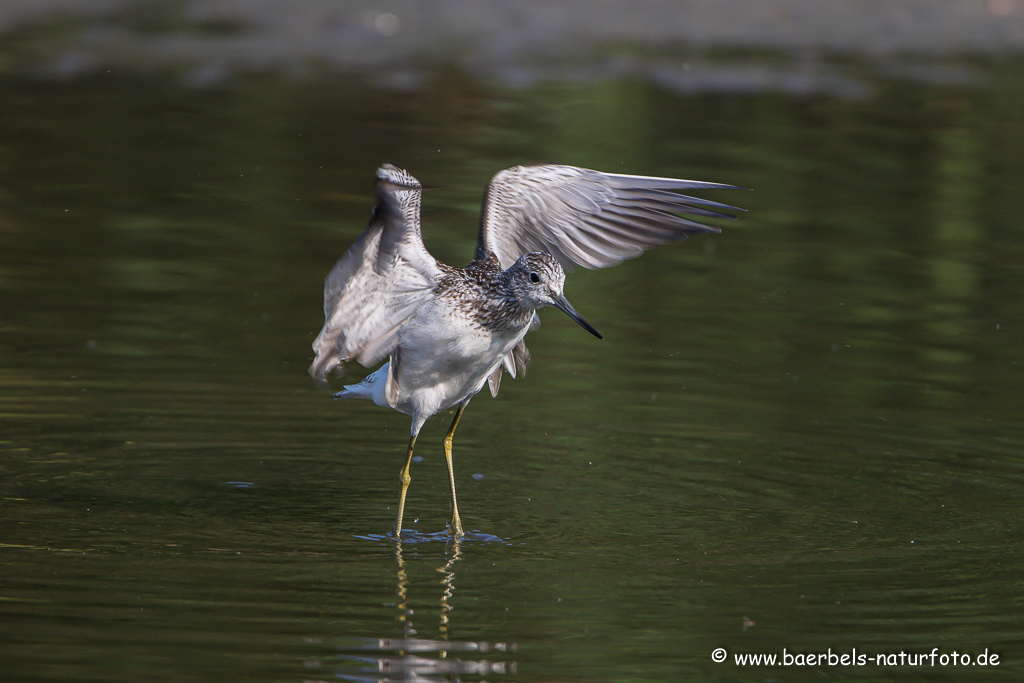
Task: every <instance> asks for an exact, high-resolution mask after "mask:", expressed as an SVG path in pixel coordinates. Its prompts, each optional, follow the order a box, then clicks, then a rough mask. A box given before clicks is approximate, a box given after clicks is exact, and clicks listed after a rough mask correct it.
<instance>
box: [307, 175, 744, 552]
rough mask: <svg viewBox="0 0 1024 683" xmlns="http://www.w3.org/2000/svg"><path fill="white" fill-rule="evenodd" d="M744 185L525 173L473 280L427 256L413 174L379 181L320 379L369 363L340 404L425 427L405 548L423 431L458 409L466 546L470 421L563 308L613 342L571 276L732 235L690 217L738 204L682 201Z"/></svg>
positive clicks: (329, 295)
mask: <svg viewBox="0 0 1024 683" xmlns="http://www.w3.org/2000/svg"><path fill="white" fill-rule="evenodd" d="M693 189H697V190H706V189H736V186H735V185H723V184H721V183H708V182H702V181H697V180H678V179H674V178H656V177H648V176H638V175H622V174H618V173H601V172H599V171H592V170H589V169H584V168H577V167H574V166H563V165H554V164H538V165H530V166H516V167H513V168H509V169H506V170H504V171H501V172H499V173H498V174H497V175H495V176H494V177H493V178H492V179H491V182H490V183H489V184H488V186H487V191H486V193H485V194H484V204H483V213H482V216H481V219H480V228H479V236H478V242H477V250H476V256H475V258H474V259H473V261H472V262H471V263H470V264H469V265H468V266H466V267H465V268H453V267H451V266H448V265H445V264H443V263H441V262H440V261H438V260H437V259H435V258H434V257H433V256H431V255H430V253H429V252H428V251H427V250H426V248H425V247H424V246H423V239H422V236H421V233H420V199H421V195H422V192H423V188H422V186H421V185H420V183H419V181H417V180H416V178H414V177H413V176H412V175H410V174H409V173H408V172H406V171H404V170H402V169H400V168H398V167H396V166H393V165H391V164H384V165H383V166H381V167H380V168H379V169H377V198H378V203H377V205H376V207H375V208H374V210H373V214H372V217H371V219H370V224H369V227H367V229H366V230H365V231H364V232H363V233H362V234H361V235H360V236H359V238H358V239H356V241H355V242H354V243H353V244H352V246H351V247H350V248H349V249H348V251H347V252H346V253H345V255H344V256H342V257H341V259H339V260H338V262H337V263H336V264H335V266H334V268H333V269H332V270H331V271H330V273H329V274H328V276H327V279H326V282H325V284H324V317H325V322H324V326H323V329H322V330H321V331H320V335H319V336H318V337H317V338H316V341H314V342H313V350H314V351H315V352H316V358H315V359H314V361H313V364H312V365H311V366H310V368H309V373H310V375H312V376H313V378H314V379H315V380H317V382H318V383H321V384H326V378H327V376H328V375H329V374H330V373H331V372H338V373H343V371H344V367H345V364H346V363H348V362H350V361H352V360H356V361H358V362H359V363H361V364H363V365H365V366H367V367H373V366H374V365H376V364H377V363H379V362H381V361H382V360H384V359H385V358H387V359H388V361H387V362H386V363H384V364H383V365H382V366H381V367H380V368H379V369H378V370H376V371H375V372H373V373H372V374H370V375H369V376H368V377H366V379H364V380H363V381H362V382H360V383H358V384H353V385H349V386H346V387H345V388H344V389H343V390H342V391H340V392H338V393H336V394H334V396H335V397H336V398H361V399H367V400H370V401H373V402H374V403H376V404H377V405H379V406H382V407H385V408H393V409H394V410H397V411H399V412H402V413H405V414H406V415H409V416H411V417H412V429H411V435H410V438H409V446H408V449H407V451H406V457H405V465H404V466H403V467H402V469H401V471H400V473H399V481H400V482H401V490H400V493H399V499H398V518H397V519H396V521H395V532H394V534H395V538H396V539H400V538H401V536H402V517H403V515H404V513H405V497H406V492H407V491H408V489H409V484H410V482H411V481H412V477H411V476H410V467H411V465H412V458H413V448H414V447H415V445H416V437H417V436H418V435H419V433H420V429H421V428H422V427H423V424H424V423H425V422H426V421H427V419H428V418H430V417H431V416H433V415H436V414H437V413H439V412H441V411H443V410H448V409H449V408H456V410H455V417H454V419H453V420H452V423H451V426H450V427H449V428H448V432H447V434H446V435H445V437H444V454H445V459H446V461H447V464H448V483H449V486H450V489H451V509H452V517H451V521H450V522H449V524H448V533H450V534H451V536H453V537H456V538H458V537H461V536H463V535H464V533H463V530H462V520H461V518H460V517H459V506H458V502H457V501H456V498H455V470H454V467H453V464H452V437H453V436H454V434H455V428H456V427H457V426H458V424H459V419H460V418H461V417H462V413H463V411H465V409H466V406H467V405H469V402H470V400H472V398H473V397H474V396H475V395H476V394H478V393H479V392H480V391H481V390H482V389H483V388H484V385H488V386H489V387H490V390H491V394H492V395H494V396H496V395H497V394H498V386H499V384H500V383H501V378H502V373H503V372H507V373H508V374H509V375H511V376H512V377H513V378H514V377H515V376H516V374H517V373H523V372H525V370H526V366H527V364H528V363H529V361H530V353H529V352H528V351H527V349H526V344H525V343H524V341H523V338H524V337H525V336H526V333H527V332H529V331H530V330H531V329H534V328H535V327H537V326H538V325H539V324H540V321H539V318H538V317H537V310H538V309H540V308H544V307H545V306H554V307H555V308H557V309H559V310H560V311H562V312H563V313H565V314H566V315H568V316H569V317H570V318H572V319H573V320H575V321H576V322H577V323H579V325H580V326H581V327H583V328H584V329H585V330H587V331H588V332H590V333H591V334H592V335H594V336H595V337H598V338H599V339H601V338H602V337H601V335H600V334H599V333H598V332H597V330H595V329H594V328H593V327H592V326H591V325H590V323H588V322H587V321H586V320H584V319H583V318H582V317H581V316H580V314H579V313H577V312H576V309H574V308H573V307H572V305H571V304H570V303H569V301H568V300H567V299H566V298H565V294H564V292H563V289H564V285H565V270H571V269H572V267H573V266H583V267H584V268H605V267H607V266H613V265H615V264H617V263H620V262H621V261H623V260H624V259H628V258H632V257H635V256H639V255H640V254H641V253H642V252H643V251H644V250H645V249H647V248H649V247H653V246H655V245H659V244H665V243H668V242H674V241H677V240H680V239H682V238H684V237H686V236H687V235H692V234H700V233H707V232H720V230H719V229H718V228H715V227H712V226H709V225H704V224H703V223H700V222H698V221H696V220H693V219H692V218H688V217H686V216H697V217H701V218H735V217H734V216H732V215H729V214H724V213H721V211H720V210H722V209H725V210H736V211H738V210H741V209H737V208H736V207H733V206H729V205H728V204H721V203H719V202H714V201H711V200H707V199H702V198H698V197H692V196H688V195H684V194H679V191H681V190H693Z"/></svg>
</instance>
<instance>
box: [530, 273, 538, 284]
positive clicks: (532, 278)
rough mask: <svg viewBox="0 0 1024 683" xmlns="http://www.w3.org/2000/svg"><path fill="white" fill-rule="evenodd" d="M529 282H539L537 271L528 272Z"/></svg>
mask: <svg viewBox="0 0 1024 683" xmlns="http://www.w3.org/2000/svg"><path fill="white" fill-rule="evenodd" d="M530 282H532V283H534V284H536V283H538V282H540V275H537V273H530Z"/></svg>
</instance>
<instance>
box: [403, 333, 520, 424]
mask: <svg viewBox="0 0 1024 683" xmlns="http://www.w3.org/2000/svg"><path fill="white" fill-rule="evenodd" d="M433 320H434V321H435V322H433V324H430V325H424V324H417V323H418V321H416V320H412V321H410V322H411V324H407V325H406V327H405V329H404V330H403V331H402V334H401V338H400V340H399V343H398V347H399V363H398V370H397V380H398V388H399V395H400V400H402V399H405V400H415V401H418V402H421V403H423V405H422V408H423V409H425V410H430V411H431V412H432V413H433V412H437V411H440V410H445V409H447V408H450V407H452V406H454V405H456V404H458V403H461V402H462V401H464V400H465V399H467V398H469V397H470V396H473V395H474V394H476V393H477V392H479V391H480V390H481V389H482V388H483V386H484V383H485V382H486V381H487V378H488V377H489V376H490V375H491V373H492V372H494V370H495V369H496V368H497V366H498V365H499V364H500V363H501V361H502V358H504V356H505V355H506V354H507V353H508V352H509V351H511V350H512V347H514V346H515V345H516V344H517V343H518V342H519V340H520V339H522V337H523V335H524V334H526V331H527V329H528V327H526V326H524V327H523V328H522V329H521V330H508V331H488V330H481V329H479V328H477V327H475V326H472V325H470V324H469V323H466V324H464V325H460V324H458V323H457V322H456V323H449V324H444V325H441V324H437V323H436V320H437V319H436V318H434V319H433Z"/></svg>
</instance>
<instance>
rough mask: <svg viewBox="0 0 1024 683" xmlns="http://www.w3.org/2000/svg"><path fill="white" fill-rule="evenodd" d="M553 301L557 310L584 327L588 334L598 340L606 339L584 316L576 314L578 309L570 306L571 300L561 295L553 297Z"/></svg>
mask: <svg viewBox="0 0 1024 683" xmlns="http://www.w3.org/2000/svg"><path fill="white" fill-rule="evenodd" d="M551 300H552V301H553V302H554V306H555V308H557V309H558V310H560V311H561V312H562V313H565V314H566V315H567V316H569V317H570V318H572V319H573V320H575V321H576V322H577V323H578V324H579V326H580V327H582V328H583V329H585V330H586V331H587V332H589V333H590V334H592V335H594V336H595V337H597V338H598V339H604V337H602V336H601V333H600V332H598V331H597V330H595V329H594V328H593V327H591V326H590V323H588V322H587V321H586V320H584V319H583V318H582V316H580V314H579V313H577V312H576V309H575V308H573V307H572V304H570V303H569V300H568V299H566V298H565V297H564V296H563V295H561V294H559V295H558V296H553V297H551Z"/></svg>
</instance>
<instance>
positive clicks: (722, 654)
mask: <svg viewBox="0 0 1024 683" xmlns="http://www.w3.org/2000/svg"><path fill="white" fill-rule="evenodd" d="M726 655H727V653H726V651H725V648H724V647H716V648H715V649H714V650H712V651H711V661H712V662H714V663H715V664H721V663H722V662H724V661H725V658H726Z"/></svg>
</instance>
